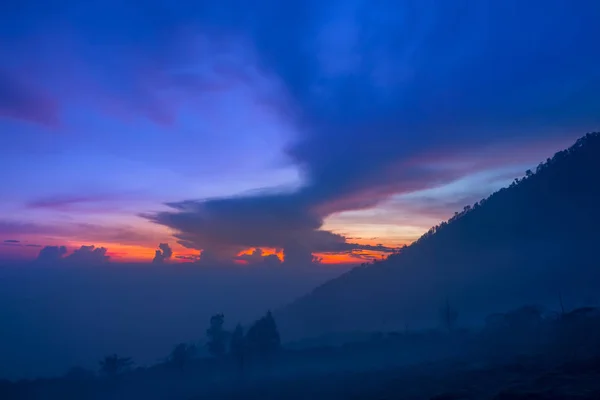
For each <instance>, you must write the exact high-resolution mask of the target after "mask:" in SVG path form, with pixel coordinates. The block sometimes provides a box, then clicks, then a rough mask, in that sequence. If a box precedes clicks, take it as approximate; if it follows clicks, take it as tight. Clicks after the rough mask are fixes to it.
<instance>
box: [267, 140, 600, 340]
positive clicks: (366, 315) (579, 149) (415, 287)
mask: <svg viewBox="0 0 600 400" xmlns="http://www.w3.org/2000/svg"><path fill="white" fill-rule="evenodd" d="M599 229H600V133H589V134H587V135H586V136H584V137H582V138H580V139H578V140H577V142H576V143H575V144H574V145H573V146H571V147H570V148H569V149H566V150H563V151H560V152H558V153H556V154H555V155H554V157H552V158H551V159H550V158H549V159H548V160H546V162H543V163H541V164H539V166H538V167H537V169H536V170H535V171H527V172H526V175H525V176H524V177H523V178H522V179H516V180H515V181H514V182H513V183H512V184H511V185H510V187H508V188H503V189H501V190H499V191H497V192H496V193H494V194H492V195H491V196H489V197H488V198H487V199H483V200H481V201H480V202H478V203H475V204H474V205H472V206H467V207H465V208H464V210H462V211H461V212H458V213H456V215H455V216H454V217H452V218H450V219H449V220H448V221H445V222H442V223H441V224H440V225H438V226H436V227H434V228H432V229H430V230H429V232H427V233H426V234H424V235H423V236H422V237H421V238H420V239H418V240H417V241H416V242H414V243H413V244H411V245H410V246H407V247H405V248H403V249H402V250H401V251H399V252H398V253H397V254H393V255H391V256H389V257H388V258H387V259H386V260H384V261H380V262H377V263H375V264H372V265H367V266H362V267H359V268H356V269H353V270H351V271H349V272H347V273H345V274H343V275H342V276H340V277H339V278H336V279H333V280H331V281H328V282H327V283H325V284H323V285H321V286H319V287H318V288H316V289H315V290H313V291H312V292H311V293H309V294H308V295H306V296H304V297H303V298H301V299H299V300H297V301H296V302H294V303H292V304H290V305H289V306H288V307H286V308H284V309H282V310H280V311H279V312H278V313H277V316H278V318H279V320H280V326H281V329H282V331H283V332H284V334H285V335H287V336H288V337H291V338H295V337H300V336H312V335H319V334H324V333H331V332H343V331H354V330H398V329H405V328H409V329H410V328H413V327H414V328H417V327H435V325H436V324H437V322H438V320H439V318H438V315H439V309H440V307H441V306H442V305H443V304H445V303H446V301H448V302H449V303H450V304H451V305H452V307H454V308H456V310H457V311H458V312H459V320H458V324H459V325H461V324H462V325H467V324H470V323H473V322H476V321H480V320H481V319H482V318H483V317H484V316H485V315H486V314H487V313H491V312H494V311H495V310H506V309H508V308H510V307H512V306H518V305H522V304H525V303H536V304H541V305H546V306H548V307H551V308H554V309H556V308H558V307H559V304H560V301H559V299H562V300H563V303H564V306H565V307H567V308H570V307H576V306H581V305H583V304H591V303H596V304H597V302H598V301H599V300H600V257H599V254H600V253H599V250H600V230H599Z"/></svg>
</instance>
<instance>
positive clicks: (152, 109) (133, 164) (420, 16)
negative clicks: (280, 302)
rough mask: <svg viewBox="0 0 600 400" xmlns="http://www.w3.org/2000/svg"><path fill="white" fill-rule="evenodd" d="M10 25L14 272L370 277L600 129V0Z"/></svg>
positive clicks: (43, 16) (5, 140)
mask: <svg viewBox="0 0 600 400" xmlns="http://www.w3.org/2000/svg"><path fill="white" fill-rule="evenodd" d="M1 7H2V8H1V13H0V15H2V16H1V17H0V18H1V23H0V35H1V38H2V40H1V41H0V135H1V138H2V145H1V147H0V168H2V170H3V171H4V174H3V189H2V191H1V192H0V193H1V194H0V205H1V206H2V207H1V208H0V235H1V236H2V237H0V239H2V240H9V241H10V242H6V243H5V245H4V246H0V247H1V249H0V256H1V257H4V258H7V257H17V256H25V257H35V256H36V253H37V251H39V248H38V247H34V246H33V245H37V246H46V245H57V246H58V245H66V246H67V248H68V251H72V249H73V248H79V247H80V246H82V245H92V244H94V245H96V246H101V247H107V248H108V254H109V255H111V257H112V259H113V260H119V259H121V260H126V259H148V260H149V259H151V258H152V257H153V255H154V250H155V249H156V248H157V246H158V244H159V243H160V242H168V243H170V244H171V246H172V247H173V249H174V250H175V255H176V256H177V255H180V256H181V255H186V254H187V255H197V254H199V252H200V250H203V251H204V253H203V258H204V260H205V261H207V260H211V261H223V262H224V261H229V260H231V259H232V258H236V259H237V260H238V261H240V260H243V261H244V262H252V263H255V262H262V261H263V258H264V257H262V258H261V256H266V255H269V254H272V253H277V254H279V256H280V257H281V256H282V255H283V254H285V259H286V262H290V263H292V264H293V263H297V264H300V263H304V262H311V260H312V257H311V254H317V255H318V257H320V258H322V261H323V262H340V261H353V260H355V261H361V259H362V258H364V257H366V256H367V255H368V254H371V255H373V254H383V253H380V252H385V251H388V250H390V249H391V248H393V247H397V246H399V245H401V244H403V243H407V242H410V241H411V240H413V239H415V238H416V237H418V236H419V235H420V234H421V233H422V232H423V231H425V230H427V229H428V227H429V226H430V225H432V224H435V223H436V222H438V221H439V220H441V219H443V218H446V217H448V216H450V215H452V214H453V212H454V211H456V210H460V209H462V207H463V206H464V205H466V204H468V203H472V202H474V201H475V200H477V199H479V198H481V197H485V196H486V195H487V194H489V193H490V192H491V191H493V190H495V189H496V188H498V187H499V186H501V185H504V184H506V183H508V182H510V181H511V180H512V179H513V178H515V177H516V176H519V175H521V174H523V173H524V171H525V169H527V168H529V167H532V166H534V165H536V164H537V163H538V162H539V161H542V160H543V159H545V158H546V157H548V156H550V155H551V154H552V153H553V152H554V151H556V150H558V149H560V148H562V147H566V146H567V145H568V144H570V142H571V141H573V140H574V139H575V138H576V137H578V136H581V135H583V134H584V133H586V132H587V131H592V130H597V129H598V128H599V126H600V100H599V97H598V93H600V52H598V49H597V47H598V45H597V38H598V37H600V25H599V24H598V21H599V20H600V3H598V2H597V1H594V0H544V1H542V0H530V1H522V0H519V1H517V0H503V1H491V0H460V1H459V0H414V1H408V0H398V1H329V2H321V1H293V0H290V1H286V2H279V1H255V2H245V1H233V0H223V1H212V2H206V1H204V2H203V1H189V2H188V1H146V2H143V5H142V3H140V2H133V1H129V0H124V1H86V2H82V1H50V0H49V1H43V2H42V1H37V2H36V1H9V2H8V3H7V4H4V3H3V5H2V6H1ZM165 203H166V204H165ZM377 244H382V246H376V245H377ZM28 245H29V246H28ZM252 248H261V249H263V252H262V253H261V252H260V251H254V252H253V250H246V249H252ZM55 250H58V249H55ZM243 251H246V253H248V255H246V256H239V254H240V252H243ZM58 253H60V251H57V254H58ZM240 257H241V258H240ZM264 261H265V262H267V261H268V262H271V261H272V258H268V257H267V258H264Z"/></svg>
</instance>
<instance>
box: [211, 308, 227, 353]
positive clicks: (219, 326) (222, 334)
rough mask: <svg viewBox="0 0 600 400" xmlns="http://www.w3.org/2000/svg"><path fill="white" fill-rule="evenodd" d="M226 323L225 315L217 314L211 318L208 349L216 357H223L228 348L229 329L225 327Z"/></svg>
mask: <svg viewBox="0 0 600 400" xmlns="http://www.w3.org/2000/svg"><path fill="white" fill-rule="evenodd" d="M224 324H225V316H224V315H223V314H216V315H213V316H212V317H211V318H210V327H209V328H208V329H207V330H206V336H208V343H207V346H208V351H209V352H210V354H212V355H213V356H214V357H216V358H221V357H222V356H223V355H224V354H225V351H226V349H227V348H226V340H227V331H225V329H224V328H223V325H224Z"/></svg>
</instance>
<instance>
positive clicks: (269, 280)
mask: <svg viewBox="0 0 600 400" xmlns="http://www.w3.org/2000/svg"><path fill="white" fill-rule="evenodd" d="M344 270H345V269H344V267H330V268H317V267H307V268H300V269H284V268H252V269H249V268H244V267H215V268H210V267H204V268H199V267H197V266H195V265H185V264H182V265H168V266H165V265H161V266H154V265H149V264H137V265H104V266H91V267H86V266H82V265H68V266H65V265H58V266H56V265H54V266H53V265H43V266H35V265H23V264H21V265H16V266H15V265H13V266H10V265H4V266H0V322H1V325H2V329H0V354H1V355H2V357H1V360H2V361H1V362H0V377H1V378H10V379H17V378H23V377H26V378H36V377H41V376H54V375H62V374H63V373H65V372H66V371H67V370H68V369H69V368H72V367H75V366H82V367H86V368H90V369H93V370H95V369H97V368H98V362H99V360H100V359H101V358H103V357H104V356H106V355H108V354H112V353H115V352H116V353H118V354H123V355H127V356H129V357H132V358H133V359H134V360H135V362H136V364H138V365H147V364H153V363H156V362H157V361H160V360H162V359H164V358H166V357H167V356H168V355H169V353H170V352H171V350H172V348H173V346H174V345H175V344H177V343H180V342H199V343H204V341H205V337H206V329H207V327H208V323H209V319H210V317H211V316H212V315H213V314H215V313H220V312H222V313H224V314H225V315H226V323H227V326H228V328H229V329H233V327H234V326H235V324H237V323H238V322H240V323H243V324H246V323H249V322H251V321H253V320H254V319H255V318H257V317H258V316H260V315H262V314H263V313H264V312H265V311H266V310H267V309H273V308H276V307H281V306H283V305H285V304H287V303H289V302H291V301H292V300H294V299H296V298H297V297H299V296H301V295H303V294H304V293H306V292H307V291H309V290H311V289H312V288H313V287H315V286H317V285H319V284H321V283H323V282H325V281H326V280H328V279H330V278H333V277H335V276H337V275H339V274H341V273H342V272H343V271H344ZM205 352H206V351H205Z"/></svg>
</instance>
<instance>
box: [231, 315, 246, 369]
mask: <svg viewBox="0 0 600 400" xmlns="http://www.w3.org/2000/svg"><path fill="white" fill-rule="evenodd" d="M229 351H230V353H231V356H232V357H233V359H234V360H235V361H236V363H237V364H238V366H239V369H240V372H243V371H244V361H245V356H246V338H245V337H244V328H243V327H242V325H240V324H238V325H237V326H236V327H235V330H234V331H233V334H232V335H231V341H230V343H229Z"/></svg>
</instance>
